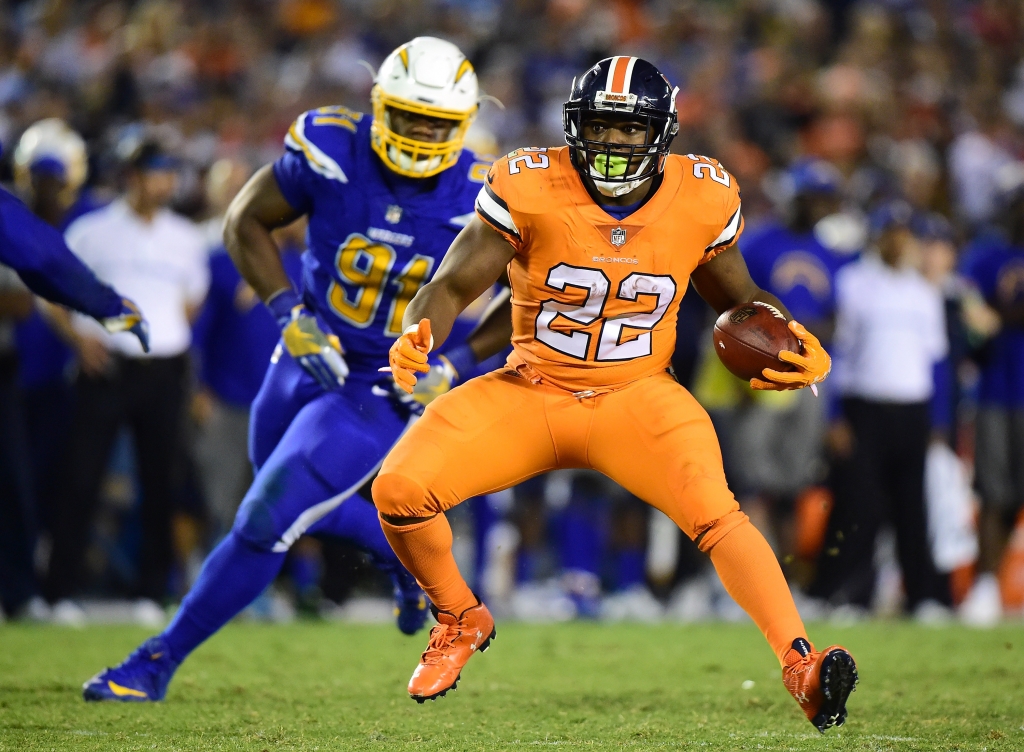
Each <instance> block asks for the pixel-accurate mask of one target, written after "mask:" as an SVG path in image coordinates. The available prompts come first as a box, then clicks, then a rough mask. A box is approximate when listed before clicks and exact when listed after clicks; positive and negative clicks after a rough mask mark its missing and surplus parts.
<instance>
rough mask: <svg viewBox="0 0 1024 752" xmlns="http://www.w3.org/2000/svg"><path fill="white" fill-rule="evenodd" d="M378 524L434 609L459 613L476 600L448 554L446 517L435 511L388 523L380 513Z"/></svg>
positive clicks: (449, 539) (449, 534)
mask: <svg viewBox="0 0 1024 752" xmlns="http://www.w3.org/2000/svg"><path fill="white" fill-rule="evenodd" d="M380 526H381V527H382V528H383V529H384V535H385V537H387V539H388V543H390V544H391V548H393V549H394V551H395V554H397V555H398V558H399V560H400V561H401V562H402V563H403V564H404V565H405V568H406V569H408V570H409V571H410V572H412V576H413V577H415V578H416V581H417V582H418V583H419V584H420V587H422V588H423V590H424V591H425V592H426V594H427V595H428V596H429V597H430V600H431V601H433V602H434V605H435V606H437V608H438V610H440V611H447V612H448V613H451V614H455V615H456V616H461V615H462V612H463V611H465V610H466V609H467V608H472V607H473V606H475V605H476V604H477V600H476V596H475V595H473V591H472V590H470V589H469V585H467V584H466V581H465V580H464V579H462V575H461V574H459V568H458V566H457V565H456V564H455V557H453V556H452V528H451V526H450V525H449V524H448V518H447V517H445V516H444V515H443V514H438V515H435V516H433V517H431V518H430V519H429V520H427V521H426V522H417V523H415V524H412V525H392V524H391V523H390V522H388V521H387V520H385V519H384V518H383V517H382V518H381V520H380Z"/></svg>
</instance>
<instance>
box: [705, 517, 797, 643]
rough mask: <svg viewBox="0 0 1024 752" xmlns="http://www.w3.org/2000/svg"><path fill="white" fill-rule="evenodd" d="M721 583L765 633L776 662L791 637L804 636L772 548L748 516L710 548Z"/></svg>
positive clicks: (790, 640) (791, 640)
mask: <svg viewBox="0 0 1024 752" xmlns="http://www.w3.org/2000/svg"><path fill="white" fill-rule="evenodd" d="M710 553H711V562H712V563H713V564H714V565H715V570H716V571H717V572H718V576H719V578H721V580H722V584H723V585H725V589H726V591H727V592H728V593H729V595H731V596H732V598H733V600H734V601H736V602H737V603H738V604H739V605H740V606H741V607H742V608H743V610H744V611H746V612H747V613H748V614H749V615H750V618H751V619H753V620H754V623H755V624H757V626H758V628H759V629H760V630H761V632H763V633H764V636H765V639H767V640H768V644H769V645H771V646H772V650H774V651H775V655H777V656H778V658H779V663H783V659H784V657H785V655H786V653H787V652H789V649H790V646H791V645H792V644H793V640H795V639H796V638H797V637H804V638H806V637H807V631H806V630H805V629H804V623H803V620H802V619H801V618H800V614H799V613H797V610H796V604H795V603H793V595H792V594H791V593H790V592H789V585H787V584H786V578H785V577H784V576H783V574H782V568H781V567H780V566H779V562H778V559H776V558H775V552H773V551H772V549H771V546H769V545H768V541H766V540H765V539H764V536H763V535H761V533H759V532H758V531H757V528H756V527H754V526H753V525H752V524H751V523H750V520H745V521H744V522H743V523H741V524H739V525H737V526H736V527H734V528H733V529H732V530H730V531H729V532H728V533H726V534H725V536H724V537H723V538H722V539H721V540H719V541H718V542H717V543H715V544H714V546H713V547H712V548H711V552H710Z"/></svg>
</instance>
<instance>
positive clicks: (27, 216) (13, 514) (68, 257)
mask: <svg viewBox="0 0 1024 752" xmlns="http://www.w3.org/2000/svg"><path fill="white" fill-rule="evenodd" d="M0 264H4V265H6V266H8V267H10V268H11V269H13V270H14V271H15V272H17V273H18V276H19V277H20V278H21V280H22V282H24V283H25V285H26V286H27V287H28V288H29V289H30V290H31V291H32V292H34V293H35V294H36V295H39V296H40V297H42V298H46V299H47V300H49V301H51V302H53V303H58V304H60V305H63V306H67V307H68V308H73V309H75V310H76V311H81V312H82V313H84V314H87V315H89V316H92V317H93V318H95V319H96V320H97V321H99V322H100V323H101V324H103V326H104V327H105V328H106V329H107V330H108V331H110V332H121V331H129V330H130V331H131V332H132V333H134V334H135V336H137V337H138V338H139V341H140V342H141V343H142V347H143V349H145V350H147V351H148V350H149V325H148V324H147V323H146V320H145V319H144V318H143V317H142V314H141V313H140V312H139V309H138V306H136V305H135V304H134V303H133V302H131V301H130V300H128V299H127V298H122V297H121V296H120V295H119V294H118V293H117V292H116V291H115V290H114V289H113V288H112V287H110V286H109V285H105V284H103V283H102V282H100V281H99V280H98V279H97V278H96V275H94V274H93V273H92V271H90V270H89V268H88V267H87V266H85V264H83V263H82V262H81V261H80V260H79V259H78V257H77V256H75V254H73V253H72V252H71V250H70V249H69V248H68V247H67V245H66V244H65V243H64V237H63V236H62V235H61V234H60V232H58V231H57V230H56V229H54V228H53V227H51V226H50V225H48V224H47V223H46V222H44V221H43V220H42V219H40V218H39V217H37V216H36V215H35V214H33V213H32V211H31V210H30V209H29V208H28V207H27V206H25V204H23V203H22V202H21V201H19V200H18V199H17V198H16V197H15V196H13V195H12V194H10V193H8V192H7V191H5V190H3V189H2V188H0ZM2 459H5V458H0V460H2ZM2 464H3V463H2V462H0V465H2ZM19 497H20V494H19V493H18V492H17V490H16V489H14V488H0V601H3V606H4V608H5V609H7V610H8V613H14V612H15V611H17V610H19V609H20V607H21V606H22V605H23V604H24V603H26V602H27V601H28V599H29V598H31V597H32V596H33V594H34V593H33V591H34V589H35V584H34V582H33V577H32V551H31V537H32V536H31V535H30V534H29V529H30V527H31V526H30V525H29V524H28V522H27V519H26V512H25V510H24V509H23V506H22V505H23V500H22V498H19Z"/></svg>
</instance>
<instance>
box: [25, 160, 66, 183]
mask: <svg viewBox="0 0 1024 752" xmlns="http://www.w3.org/2000/svg"><path fill="white" fill-rule="evenodd" d="M28 169H29V171H30V172H32V174H34V175H53V176H54V177H58V178H64V177H67V174H68V168H67V166H66V165H65V164H64V163H63V162H61V161H60V160H59V159H57V158H56V157H50V156H45V157H40V158H39V159H36V160H34V161H33V162H32V164H30V165H29V168H28Z"/></svg>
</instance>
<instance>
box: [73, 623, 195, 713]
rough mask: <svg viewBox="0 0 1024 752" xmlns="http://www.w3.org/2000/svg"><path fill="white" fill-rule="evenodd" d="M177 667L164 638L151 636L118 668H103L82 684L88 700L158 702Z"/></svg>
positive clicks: (83, 694)
mask: <svg viewBox="0 0 1024 752" xmlns="http://www.w3.org/2000/svg"><path fill="white" fill-rule="evenodd" d="M177 668H178V663H177V662H176V661H173V660H171V654H170V651H169V650H168V649H167V643H166V642H164V639H163V638H162V637H150V638H149V639H148V640H146V641H145V642H144V643H142V644H141V645H140V646H139V647H137V648H136V649H135V652H133V653H132V654H131V655H129V656H128V657H127V658H126V659H125V661H124V663H122V664H121V665H120V666H117V667H115V668H108V669H105V670H103V671H100V672H99V673H98V674H96V676H94V677H93V678H91V679H90V680H89V681H87V682H86V683H85V684H83V685H82V697H84V698H85V700H86V702H101V701H104V700H107V701H111V700H112V701H114V702H158V701H160V700H162V699H164V695H165V694H166V693H167V685H168V684H170V682H171V677H172V676H174V672H175V671H176V670H177Z"/></svg>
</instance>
